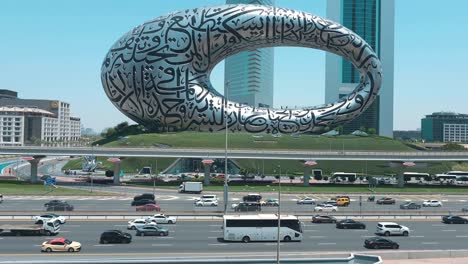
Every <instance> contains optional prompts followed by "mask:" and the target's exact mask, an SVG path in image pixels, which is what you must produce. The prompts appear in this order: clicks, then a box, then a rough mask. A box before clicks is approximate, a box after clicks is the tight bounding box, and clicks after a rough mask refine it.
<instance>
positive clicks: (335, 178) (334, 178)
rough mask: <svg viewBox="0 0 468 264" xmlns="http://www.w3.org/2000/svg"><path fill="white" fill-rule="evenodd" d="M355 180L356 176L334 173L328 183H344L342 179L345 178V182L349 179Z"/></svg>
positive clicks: (354, 174)
mask: <svg viewBox="0 0 468 264" xmlns="http://www.w3.org/2000/svg"><path fill="white" fill-rule="evenodd" d="M351 177H352V178H354V180H356V179H357V174H356V173H352V172H335V173H333V174H332V177H331V179H330V181H332V182H341V181H344V179H343V178H346V181H349V178H351Z"/></svg>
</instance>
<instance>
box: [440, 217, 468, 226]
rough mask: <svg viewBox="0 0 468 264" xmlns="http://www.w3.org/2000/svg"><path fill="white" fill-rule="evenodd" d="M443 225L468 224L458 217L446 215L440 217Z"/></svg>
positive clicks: (465, 220)
mask: <svg viewBox="0 0 468 264" xmlns="http://www.w3.org/2000/svg"><path fill="white" fill-rule="evenodd" d="M442 222H443V223H445V224H468V219H466V218H464V217H461V216H458V215H446V216H443V217H442Z"/></svg>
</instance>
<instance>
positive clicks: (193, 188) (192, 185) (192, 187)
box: [179, 182, 203, 193]
mask: <svg viewBox="0 0 468 264" xmlns="http://www.w3.org/2000/svg"><path fill="white" fill-rule="evenodd" d="M202 191H203V183H201V182H182V184H181V185H180V186H179V192H180V193H201V192H202Z"/></svg>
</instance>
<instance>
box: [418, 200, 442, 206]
mask: <svg viewBox="0 0 468 264" xmlns="http://www.w3.org/2000/svg"><path fill="white" fill-rule="evenodd" d="M422 206H424V207H441V206H442V202H441V201H437V200H428V201H424V202H423V204H422Z"/></svg>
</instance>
